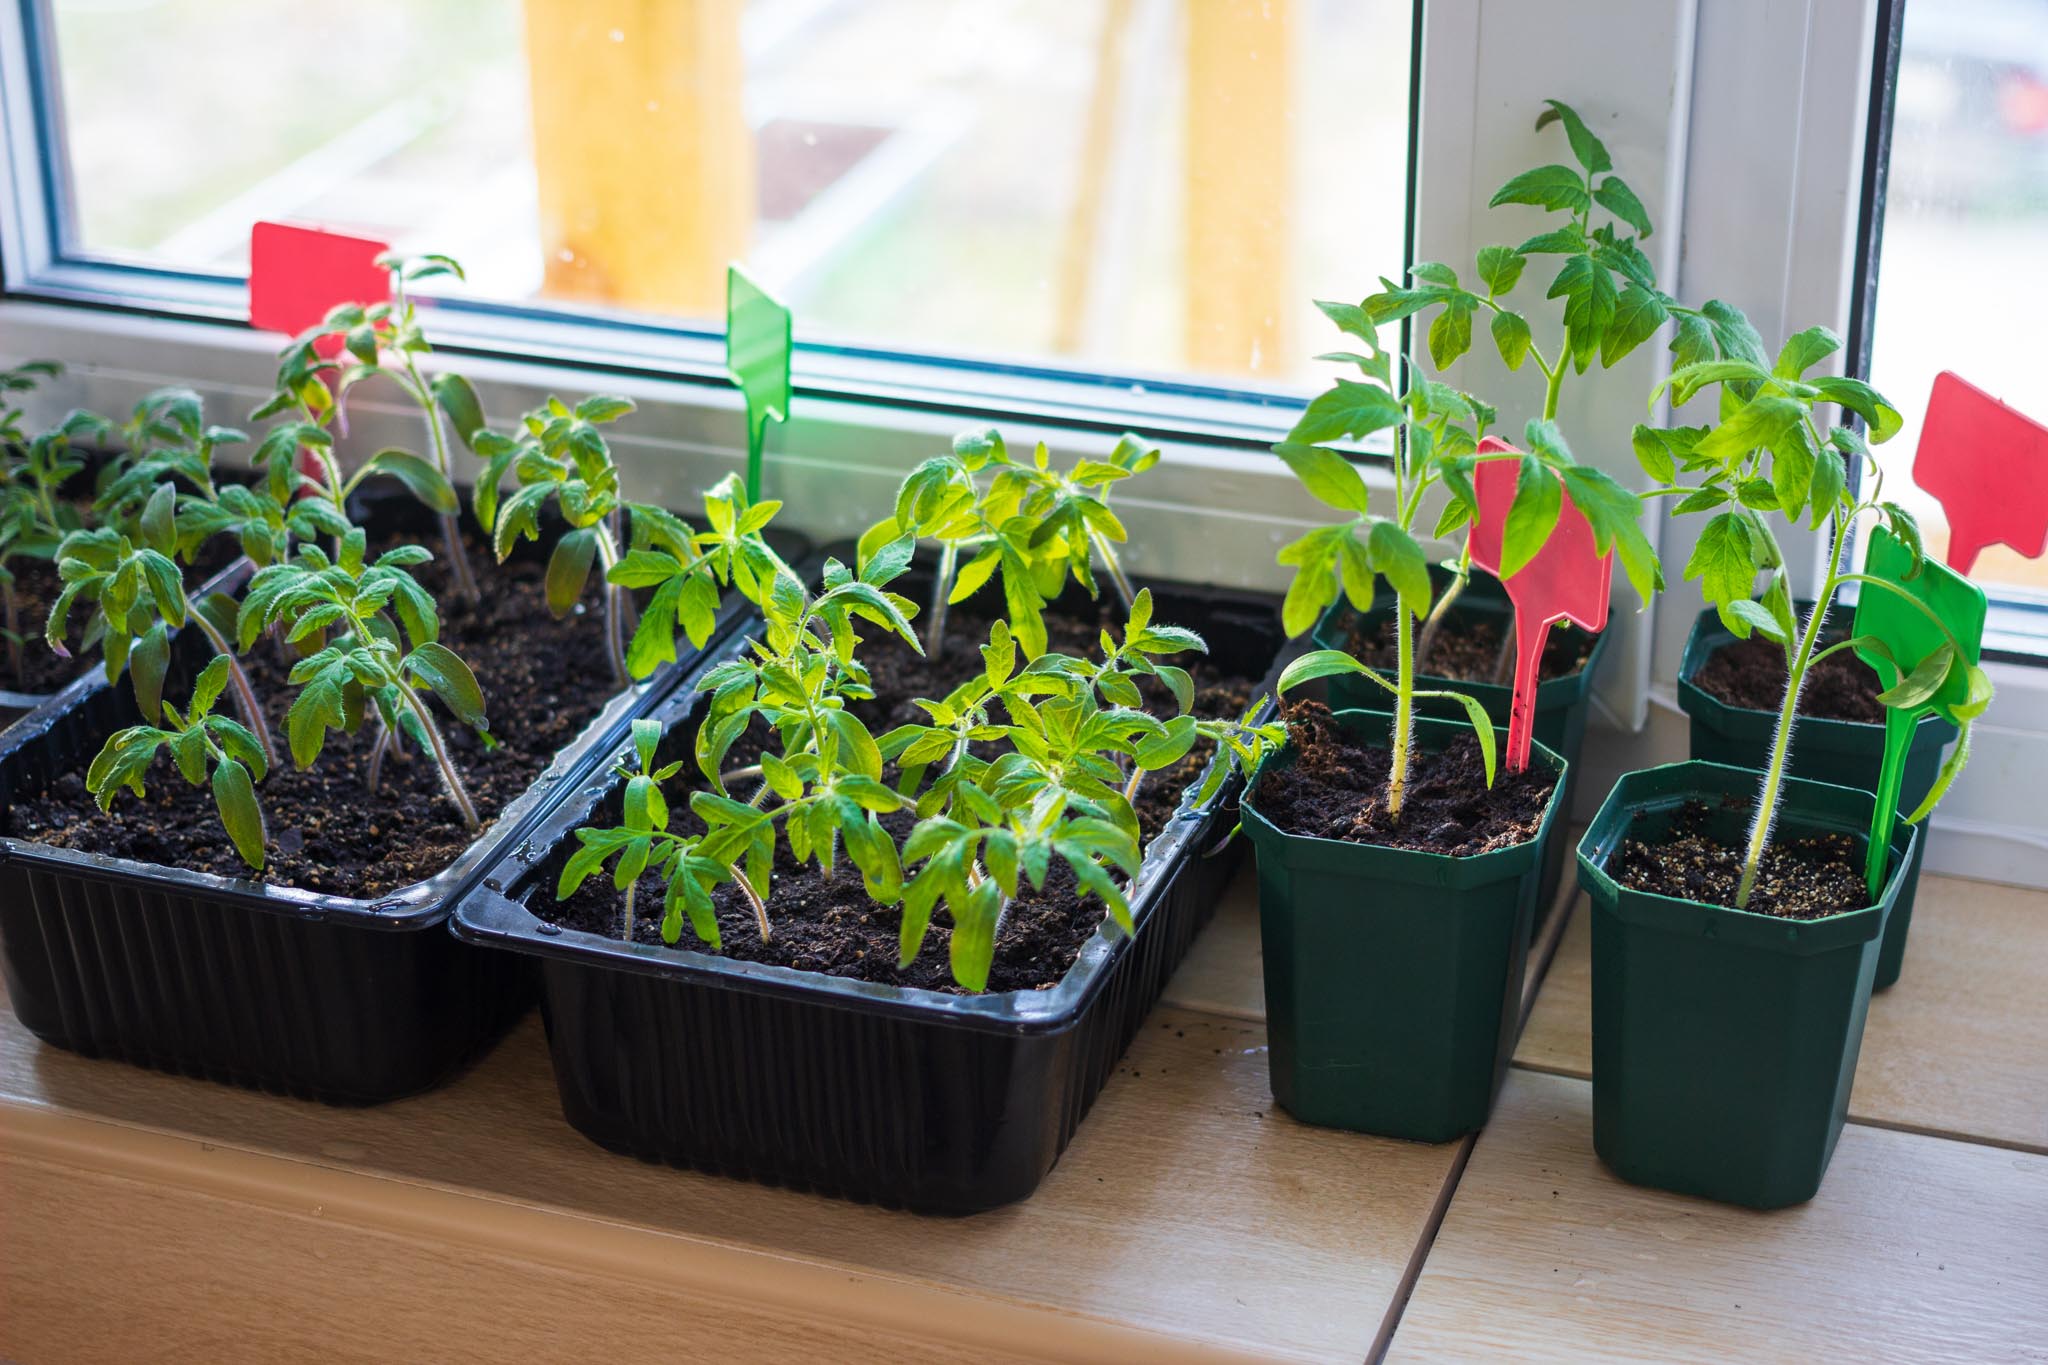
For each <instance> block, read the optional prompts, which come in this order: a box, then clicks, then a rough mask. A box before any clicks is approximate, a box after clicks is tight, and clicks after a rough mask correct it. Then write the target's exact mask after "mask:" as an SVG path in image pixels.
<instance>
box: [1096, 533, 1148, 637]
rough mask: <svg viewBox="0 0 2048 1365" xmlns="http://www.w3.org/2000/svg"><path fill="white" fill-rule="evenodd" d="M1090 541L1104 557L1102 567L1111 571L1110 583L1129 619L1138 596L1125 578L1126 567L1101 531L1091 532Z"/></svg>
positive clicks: (1129, 581)
mask: <svg viewBox="0 0 2048 1365" xmlns="http://www.w3.org/2000/svg"><path fill="white" fill-rule="evenodd" d="M1088 539H1089V540H1091V541H1092V542H1094V545H1095V552H1096V553H1097V554H1099V555H1101V556H1102V567H1103V568H1105V569H1107V570H1109V581H1110V583H1111V584H1112V585H1114V586H1115V588H1116V595H1117V598H1118V599H1119V600H1120V601H1122V603H1123V604H1124V615H1125V616H1127V617H1128V616H1129V615H1130V614H1131V603H1133V602H1134V601H1136V600H1137V594H1136V593H1134V592H1132V591H1131V580H1130V579H1128V578H1126V577H1124V566H1123V565H1122V564H1121V563H1119V562H1118V560H1117V557H1116V550H1115V549H1114V548H1113V547H1112V546H1111V545H1110V543H1109V541H1108V540H1106V539H1105V538H1104V537H1103V535H1102V533H1101V532H1100V531H1093V530H1091V531H1090V532H1088Z"/></svg>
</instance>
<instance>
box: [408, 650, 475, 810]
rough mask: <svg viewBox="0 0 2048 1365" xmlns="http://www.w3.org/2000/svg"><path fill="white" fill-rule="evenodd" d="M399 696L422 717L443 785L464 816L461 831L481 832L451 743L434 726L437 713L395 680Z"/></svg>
mask: <svg viewBox="0 0 2048 1365" xmlns="http://www.w3.org/2000/svg"><path fill="white" fill-rule="evenodd" d="M396 681H397V683H398V692H399V695H400V696H402V697H404V698H405V703H406V705H407V706H409V707H411V708H412V713H413V714H414V715H415V716H417V717H419V722H420V728H421V729H422V730H423V731H425V733H426V736H427V748H428V749H429V750H430V751H431V752H432V753H433V755H434V766H436V767H438V768H439V769H440V770H441V785H442V786H443V787H445V788H447V790H448V799H449V800H451V801H453V802H454V803H455V809H456V811H457V812H458V813H459V814H460V815H461V816H462V827H463V828H464V829H467V830H472V831H473V830H476V829H478V828H480V827H481V826H482V824H483V822H482V821H481V820H479V819H477V815H476V807H475V805H473V804H472V803H471V802H470V799H469V792H468V790H467V789H466V788H465V787H464V786H463V785H462V774H460V773H458V772H456V771H455V761H454V760H453V759H452V758H450V757H449V756H448V741H447V740H446V739H444V738H443V737H442V735H441V727H440V726H438V725H436V724H435V723H434V713H433V712H432V711H431V710H429V709H428V708H427V703H426V700H425V699H424V698H422V697H421V696H420V694H419V693H417V692H415V691H413V689H412V685H411V684H410V683H407V682H406V681H405V680H404V679H403V678H399V679H397V680H396Z"/></svg>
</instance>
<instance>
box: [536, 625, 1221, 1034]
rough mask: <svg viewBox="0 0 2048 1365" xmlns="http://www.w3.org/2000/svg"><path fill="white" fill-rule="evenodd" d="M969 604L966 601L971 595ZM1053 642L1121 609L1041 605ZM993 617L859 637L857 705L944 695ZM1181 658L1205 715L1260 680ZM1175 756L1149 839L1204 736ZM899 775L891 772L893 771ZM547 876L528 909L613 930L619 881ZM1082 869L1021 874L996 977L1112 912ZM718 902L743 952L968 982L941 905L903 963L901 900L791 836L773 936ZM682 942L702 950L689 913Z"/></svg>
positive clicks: (752, 748)
mask: <svg viewBox="0 0 2048 1365" xmlns="http://www.w3.org/2000/svg"><path fill="white" fill-rule="evenodd" d="M969 605H970V606H971V605H972V604H971V603H970V604H969ZM1046 619H1047V627H1048V634H1049V636H1050V640H1051V643H1050V648H1052V649H1053V650H1056V651H1061V652H1066V653H1073V654H1081V653H1085V652H1092V651H1094V650H1095V648H1096V635H1097V631H1098V629H1099V628H1100V627H1102V626H1106V625H1109V624H1110V621H1111V620H1112V619H1113V613H1112V612H1111V610H1110V609H1109V608H1107V607H1104V608H1102V609H1101V612H1100V615H1099V616H1098V615H1097V613H1096V611H1095V609H1094V608H1093V607H1092V606H1089V607H1088V608H1087V614H1086V615H1080V614H1076V615H1075V616H1064V615H1054V614H1052V613H1050V612H1049V613H1048V614H1047V618H1046ZM989 624H990V622H989V620H988V619H987V618H984V617H980V616H977V615H974V614H972V613H971V612H970V613H962V612H961V611H960V610H959V609H958V608H956V609H955V612H954V615H953V616H951V617H950V618H949V620H948V625H947V629H948V638H947V639H946V640H945V642H944V644H943V647H942V649H941V651H940V656H939V658H938V659H937V660H936V661H933V660H930V659H925V658H922V657H920V656H919V655H917V654H916V653H915V652H913V651H912V650H911V649H910V648H909V647H908V646H906V645H903V644H901V643H892V642H890V641H886V640H881V639H875V640H871V641H870V642H869V643H868V644H867V645H866V647H865V648H864V649H863V650H862V658H863V659H865V660H866V661H867V663H868V666H869V670H870V675H871V677H872V679H873V681H874V683H875V699H874V700H873V701H872V702H865V703H860V704H857V705H856V706H855V707H854V709H855V710H856V711H857V712H859V713H860V715H861V718H862V720H863V721H865V722H866V723H867V725H868V726H869V728H870V729H872V730H873V731H874V732H875V733H876V734H878V735H879V734H881V733H883V732H884V731H885V730H886V729H887V728H889V727H891V726H894V725H896V724H900V723H902V722H903V721H905V720H908V719H925V718H926V717H925V715H924V713H923V712H922V711H919V710H918V709H917V707H916V706H915V704H914V703H915V699H916V698H918V697H926V698H931V697H938V696H942V695H944V694H945V693H946V692H948V691H950V690H951V689H952V688H953V687H954V686H956V685H958V683H959V681H960V680H961V679H962V678H964V677H966V676H969V675H970V674H971V673H972V672H974V671H978V670H979V669H980V668H981V666H982V660H981V655H980V653H979V650H978V648H977V647H978V646H979V645H980V644H981V643H983V642H985V641H986V640H987V639H988V627H989ZM1171 662H1178V663H1179V664H1181V665H1182V666H1183V667H1187V668H1188V669H1189V671H1190V672H1191V673H1193V674H1194V677H1195V681H1196V691H1195V707H1194V709H1195V712H1196V714H1198V715H1201V716H1204V717H1210V718H1214V717H1219V716H1223V715H1226V714H1227V715H1230V716H1232V717H1235V716H1238V715H1241V714H1242V713H1243V711H1244V708H1245V705H1246V704H1247V702H1248V701H1249V699H1250V697H1251V694H1252V692H1253V690H1254V688H1255V687H1256V683H1255V682H1253V681H1252V680H1250V679H1245V678H1237V677H1233V676H1231V675H1229V674H1228V673H1227V672H1225V671H1223V670H1221V669H1219V668H1217V667H1215V666H1214V665H1211V664H1207V663H1204V662H1200V661H1198V660H1197V659H1189V658H1180V659H1177V660H1172V661H1171ZM1146 682H1147V684H1148V685H1147V686H1145V687H1144V688H1143V689H1142V690H1144V692H1145V695H1146V699H1147V704H1148V707H1149V708H1150V709H1152V710H1153V711H1155V712H1156V713H1158V714H1162V715H1170V714H1172V713H1173V710H1174V705H1173V701H1172V698H1171V695H1170V694H1169V693H1168V692H1167V691H1166V689H1165V688H1164V687H1158V688H1153V687H1151V686H1149V682H1150V680H1146ZM750 739H754V737H751V736H750V737H746V738H742V740H741V741H740V742H739V744H737V745H735V747H734V749H733V751H732V754H731V755H730V756H729V758H728V762H729V763H730V764H732V765H733V766H741V765H743V764H745V763H749V762H752V761H753V758H754V756H755V754H756V753H757V752H758V748H759V742H758V739H754V742H752V743H750V742H749V740H750ZM1197 747H1198V750H1200V751H1201V752H1191V753H1190V754H1189V755H1188V756H1187V757H1186V758H1185V759H1183V760H1182V762H1181V763H1180V764H1179V765H1177V766H1175V767H1174V768H1171V769H1166V770H1162V771H1159V772H1154V773H1151V774H1149V775H1148V776H1147V777H1146V779H1145V785H1144V787H1142V788H1141V789H1140V792H1139V797H1138V801H1137V803H1136V805H1137V811H1138V822H1139V825H1140V827H1141V828H1142V830H1143V833H1144V838H1145V839H1146V841H1148V842H1149V841H1150V840H1151V839H1152V838H1153V837H1154V836H1155V835H1157V834H1158V833H1159V831H1160V830H1161V829H1163V828H1164V827H1165V825H1166V822H1167V820H1168V819H1169V818H1170V817H1171V816H1172V814H1173V812H1174V811H1175V810H1176V809H1177V808H1178V806H1179V804H1180V798H1181V795H1182V792H1183V789H1184V788H1185V787H1186V786H1187V784H1188V783H1190V782H1192V781H1193V780H1194V779H1195V777H1196V775H1197V774H1199V773H1200V772H1201V770H1202V767H1203V766H1204V765H1205V764H1206V763H1207V761H1208V756H1207V752H1206V750H1208V749H1209V748H1210V747H1211V746H1210V745H1209V744H1208V743H1207V742H1206V741H1204V742H1203V744H1201V745H1199V746H1197ZM694 776H695V769H694V765H693V766H692V768H691V769H689V770H688V771H686V772H685V773H684V774H681V775H679V776H678V777H677V778H676V780H675V781H674V782H673V783H671V790H670V791H669V793H668V796H669V801H670V806H671V809H672V810H674V811H675V816H674V823H673V824H672V826H671V827H672V828H674V829H676V830H677V831H678V832H683V831H688V830H695V829H699V828H701V827H702V826H701V824H700V823H699V822H698V821H697V819H696V817H695V816H694V815H693V814H691V813H690V812H689V809H688V796H687V793H688V792H689V791H690V790H692V789H693V788H694V787H695V786H697V785H699V784H698V783H697V782H695V781H693V780H692V779H693V778H694ZM888 776H889V777H891V778H892V779H893V776H894V774H893V773H892V774H888ZM883 823H884V824H885V825H886V826H887V827H888V828H889V830H890V832H891V833H892V834H894V835H895V836H896V838H897V840H898V841H899V843H900V841H901V840H902V839H903V838H904V837H905V836H907V835H908V834H909V833H910V830H911V828H912V826H913V825H914V824H915V823H916V820H915V817H914V816H913V815H912V814H911V813H910V812H907V811H905V812H896V813H893V814H890V815H887V816H884V817H883ZM551 891H552V888H550V887H543V888H541V889H540V890H539V891H537V892H536V894H535V897H534V904H533V906H532V909H533V911H534V913H535V914H536V915H539V916H540V917H542V918H543V919H550V918H551V919H552V922H554V923H557V924H560V925H561V926H563V927H565V928H571V929H580V930H584V931H586V932H589V933H593V934H601V935H605V936H608V937H613V938H616V937H619V936H620V935H621V932H622V929H623V926H624V916H623V909H624V904H625V896H624V893H622V892H620V891H618V890H617V889H616V888H614V887H613V886H612V884H611V882H610V881H609V880H607V879H605V878H603V877H601V876H600V877H593V878H592V879H591V880H589V881H587V882H585V883H584V884H583V886H582V887H581V888H580V889H579V890H578V891H577V892H576V894H575V895H573V896H571V897H570V898H569V899H568V900H567V901H566V902H559V901H555V900H553V898H552V895H551ZM1077 893H1078V887H1077V886H1076V883H1075V880H1074V874H1073V872H1072V870H1071V869H1069V868H1068V867H1067V866H1066V865H1065V864H1064V863H1063V862H1062V861H1061V860H1060V859H1058V858H1055V859H1053V864H1052V868H1051V871H1050V872H1049V873H1048V874H1047V877H1046V881H1045V885H1044V887H1043V888H1041V889H1039V890H1036V891H1034V890H1032V889H1031V888H1030V885H1029V883H1026V884H1025V885H1024V887H1023V889H1022V891H1021V894H1019V896H1018V897H1017V899H1016V900H1015V901H1013V902H1012V903H1011V905H1010V907H1009V908H1008V910H1006V911H1005V912H1004V914H1003V922H1002V927H1001V929H1000V930H999V932H998V934H997V937H996V950H995V960H994V964H993V966H992V967H991V969H990V971H989V980H988V989H989V990H991V991H1012V990H1043V989H1046V988H1048V987H1051V986H1053V985H1055V984H1057V983H1058V982H1059V980H1060V979H1061V978H1062V977H1064V976H1065V975H1066V974H1067V972H1068V970H1069V969H1070V968H1072V967H1073V965H1074V962H1075V960H1076V959H1077V958H1078V957H1079V956H1080V954H1081V949H1082V947H1083V946H1085V945H1086V944H1087V942H1088V940H1089V939H1091V938H1092V937H1094V935H1095V931H1096V929H1097V927H1098V926H1100V924H1101V923H1102V920H1103V917H1104V916H1105V914H1106V913H1107V911H1106V910H1105V908H1104V906H1103V904H1102V902H1101V901H1100V900H1098V899H1096V898H1094V897H1092V896H1091V897H1089V898H1087V899H1086V900H1082V899H1080V898H1079V896H1078V894H1077ZM661 898H662V885H661V883H660V882H659V881H658V880H657V879H655V878H652V877H648V878H643V879H642V881H641V883H640V886H639V888H638V890H637V892H636V906H635V913H634V934H633V937H634V940H635V941H636V942H640V943H648V944H659V943H661V941H662V940H661V934H660V922H661ZM712 900H713V902H714V904H715V905H716V907H717V911H718V927H719V938H720V942H721V948H720V952H721V954H722V955H723V956H726V957H731V958H737V959H740V960H742V961H747V962H766V963H773V964H776V965H779V966H784V967H795V968H798V969H800V970H803V971H813V972H820V973H823V974H825V975H827V976H840V977H850V978H854V979H857V980H861V981H874V982H880V983H883V984H886V985H894V986H909V987H916V988H920V989H924V990H934V991H944V992H948V993H953V994H958V993H960V987H959V986H957V985H956V984H955V983H954V981H953V973H952V969H951V967H950V965H949V956H948V955H949V952H950V945H951V941H952V929H951V926H950V924H948V922H947V919H946V916H945V914H944V912H943V911H941V912H939V913H936V914H934V915H933V917H932V922H931V927H930V929H929V931H928V932H927V933H926V936H925V940H924V946H923V948H922V949H921V950H920V952H919V953H918V955H917V957H916V958H914V959H913V960H912V961H911V963H910V965H909V966H908V967H900V968H899V967H898V966H897V961H898V947H899V939H898V934H899V931H900V929H901V925H902V909H901V907H900V906H884V905H879V904H877V903H876V902H875V901H874V900H873V899H872V898H871V897H869V895H868V894H867V891H866V889H865V888H864V887H863V885H862V884H861V879H860V874H859V872H858V870H856V869H855V868H854V867H853V866H852V865H851V864H850V863H848V862H847V861H846V860H845V859H844V857H842V858H841V859H840V860H839V863H838V865H837V867H836V868H835V870H834V871H833V872H832V873H831V874H829V875H828V874H825V873H823V872H821V871H820V870H819V869H818V867H817V865H816V864H815V863H811V864H805V865H799V864H798V863H797V862H796V860H795V859H794V858H792V857H791V856H790V854H789V850H788V847H787V844H786V842H779V843H778V845H777V850H776V863H775V872H774V881H773V894H772V895H771V896H770V897H769V901H768V906H769V928H770V933H771V937H770V938H769V939H768V940H766V941H765V942H764V941H763V940H762V938H761V932H760V928H759V926H758V923H757V921H756V920H755V917H754V913H753V910H752V908H751V906H750V904H749V902H748V901H747V900H746V898H745V897H744V895H743V894H742V893H741V892H740V891H739V890H738V889H737V888H736V887H734V886H733V885H731V884H727V885H725V886H721V887H719V888H718V889H717V890H716V891H715V892H714V893H713V896H712ZM676 946H677V947H679V948H688V949H694V950H697V951H705V952H708V951H710V949H709V948H708V947H707V946H706V945H705V944H704V943H702V942H701V941H700V940H699V939H698V938H697V936H696V932H695V930H693V929H692V928H691V927H690V926H689V924H688V923H687V922H685V924H684V926H683V931H682V938H681V940H680V941H679V942H678V943H677V945H676Z"/></svg>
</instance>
